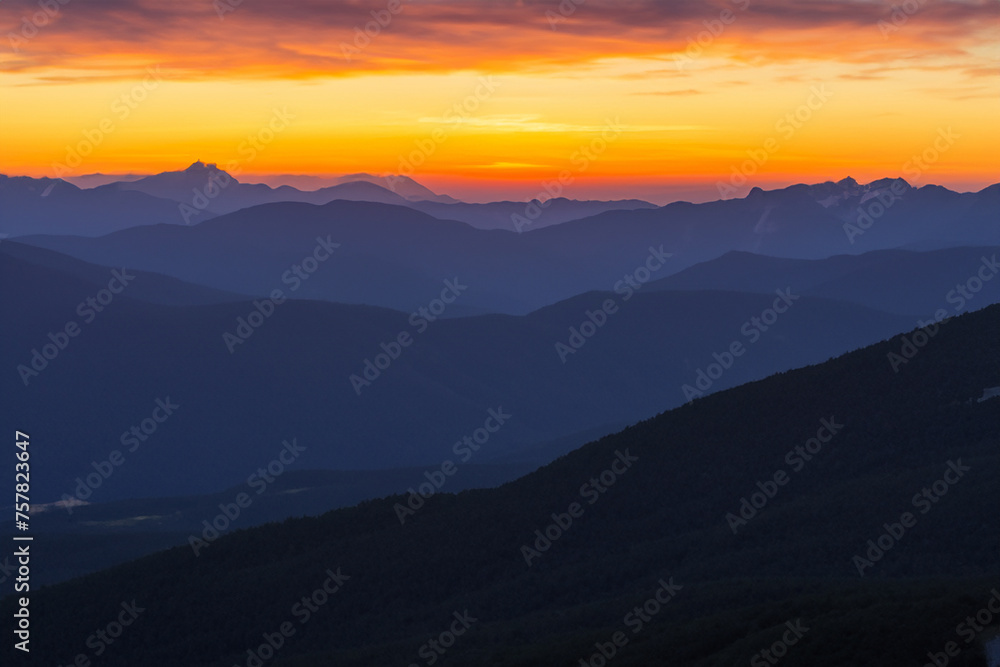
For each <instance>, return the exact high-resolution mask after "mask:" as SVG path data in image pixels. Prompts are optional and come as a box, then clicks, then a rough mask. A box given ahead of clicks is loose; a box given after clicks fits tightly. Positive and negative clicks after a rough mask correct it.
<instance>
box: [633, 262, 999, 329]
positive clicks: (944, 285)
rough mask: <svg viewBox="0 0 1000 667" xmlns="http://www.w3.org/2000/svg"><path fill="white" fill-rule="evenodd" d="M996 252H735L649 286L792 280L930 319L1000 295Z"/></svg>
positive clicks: (743, 287) (744, 288) (754, 287)
mask: <svg viewBox="0 0 1000 667" xmlns="http://www.w3.org/2000/svg"><path fill="white" fill-rule="evenodd" d="M998 255H1000V248H997V247H973V248H949V249H947V250H936V251H930V252H923V253H917V252H909V251H903V250H878V251H875V252H870V253H865V254H864V255H838V256H836V257H831V258H829V259H822V260H801V259H782V258H776V257H764V256H762V255H754V254H751V253H745V252H731V253H727V254H725V255H723V256H722V257H720V258H718V259H714V260H711V261H709V262H704V263H702V264H697V265H695V266H692V267H691V268H688V269H684V270H683V271H681V272H680V273H677V274H675V275H672V276H669V277H667V278H662V279H660V280H657V281H654V282H652V283H650V285H649V287H648V289H650V290H658V289H670V290H726V291H736V292H757V293H767V292H770V291H772V290H773V289H774V285H778V284H788V285H794V286H795V287H796V289H797V290H798V291H799V292H800V293H801V294H805V295H809V296H819V297H824V298H829V299H840V300H843V301H850V302H852V303H857V304H860V305H862V306H866V307H868V308H873V309H875V310H881V311H885V312H891V313H899V314H905V315H911V316H913V317H920V318H921V319H924V320H927V319H929V318H931V317H932V316H933V315H934V314H935V312H936V311H937V310H938V309H940V308H944V309H946V310H948V311H949V313H950V314H951V315H956V314H958V313H959V312H963V311H964V310H966V309H978V308H982V307H983V306H986V305H989V304H992V303H997V302H1000V276H998V274H1000V264H997V257H998ZM984 278H985V280H984ZM994 278H998V279H997V280H994Z"/></svg>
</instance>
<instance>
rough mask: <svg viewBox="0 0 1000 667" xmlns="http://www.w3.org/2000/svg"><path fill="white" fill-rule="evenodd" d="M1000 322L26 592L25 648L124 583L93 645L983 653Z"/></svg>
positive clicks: (896, 343)
mask: <svg viewBox="0 0 1000 667" xmlns="http://www.w3.org/2000/svg"><path fill="white" fill-rule="evenodd" d="M998 333H1000V307H992V308H989V309H987V310H984V311H981V312H978V313H975V314H972V315H965V316H963V317H961V318H957V319H955V320H952V321H950V322H948V323H946V324H945V325H943V326H942V327H941V329H940V330H938V331H936V333H935V335H934V337H933V339H932V340H933V342H931V343H928V344H927V345H926V347H925V348H923V349H922V350H921V351H920V352H919V353H918V354H916V355H915V356H913V357H912V359H911V360H910V361H909V362H908V363H907V365H906V366H905V368H904V369H903V370H901V371H900V372H899V373H893V372H892V371H891V370H889V368H888V364H887V363H886V358H887V356H888V355H890V354H893V353H898V351H899V350H900V349H903V348H905V346H906V345H907V344H910V343H912V338H913V335H912V334H907V335H905V336H899V337H896V338H894V339H892V340H890V341H887V342H883V343H880V344H878V345H875V346H872V347H870V348H866V349H863V350H859V351H857V352H854V353H851V354H848V355H845V356H843V357H841V358H838V359H835V360H832V361H828V362H826V363H824V364H822V365H819V366H812V367H808V368H803V369H800V370H796V371H792V372H789V373H784V374H781V375H778V376H775V377H771V378H768V379H766V380H763V381H761V382H756V383H754V384H752V385H748V386H744V387H740V388H737V389H734V390H730V391H725V392H720V393H718V394H715V395H713V396H710V397H708V398H705V399H703V400H698V401H695V402H694V403H693V404H691V405H688V406H684V407H681V408H677V409H675V410H671V411H669V412H666V413H663V414H661V415H659V416H657V417H656V418H653V419H650V420H647V421H645V422H642V423H639V424H637V425H635V426H633V427H631V428H628V429H626V430H624V431H622V432H621V433H618V434H616V435H613V436H608V437H605V438H603V439H601V440H599V441H597V442H594V443H591V444H590V445H587V446H585V447H583V448H582V449H580V450H578V451H575V452H573V453H572V454H569V455H567V456H565V457H563V458H561V459H559V460H558V461H555V462H554V463H552V464H551V465H549V466H547V467H545V468H543V469H541V470H539V471H537V472H535V473H533V474H531V475H528V476H527V477H524V478H522V479H520V480H518V481H516V482H513V483H510V484H507V485H505V486H503V487H501V488H499V489H494V490H484V491H468V492H464V493H462V494H459V495H458V496H453V495H448V494H439V495H435V496H433V497H431V498H429V499H427V500H424V501H423V504H422V505H418V508H417V509H415V510H414V511H413V514H412V515H405V514H404V516H406V520H405V523H404V525H402V526H401V525H400V521H399V519H398V516H399V512H400V510H399V507H405V506H406V503H407V502H410V501H412V499H408V498H407V497H406V496H397V497H391V498H387V499H384V500H380V501H374V502H368V503H364V504H362V505H360V506H358V507H356V508H352V509H345V510H338V511H335V512H331V513H329V514H327V515H324V516H322V517H319V518H309V519H297V520H289V521H286V522H284V523H282V524H280V525H277V524H276V525H269V526H264V527H260V528H255V529H252V530H248V531H242V532H238V533H236V534H232V535H228V536H223V537H221V538H219V539H213V541H211V542H207V541H206V542H205V545H204V546H199V549H200V551H199V555H198V556H195V554H194V549H193V548H192V547H190V546H188V547H180V548H177V549H173V550H171V551H168V552H165V553H162V554H157V555H154V556H150V557H148V558H144V559H142V560H139V561H136V562H134V563H130V564H127V565H122V566H120V567H117V568H115V569H113V570H109V571H107V572H103V573H100V574H97V575H92V576H89V577H85V578H82V579H79V580H76V581H73V582H69V583H65V584H60V585H58V586H56V587H53V588H50V589H47V590H41V591H37V592H33V597H32V599H31V605H32V610H33V612H32V613H33V615H32V629H33V632H35V633H37V635H34V636H44V637H46V638H47V639H46V641H45V642H40V643H39V644H38V646H37V647H36V646H35V645H32V651H33V658H35V659H37V660H39V661H45V662H48V663H55V662H58V661H65V660H67V659H68V658H69V657H71V656H73V655H74V654H75V653H76V652H78V651H80V650H81V649H80V647H81V646H82V645H83V642H84V641H85V638H87V637H88V636H90V635H91V634H92V633H94V629H95V626H94V619H114V618H115V617H116V615H117V614H119V613H120V612H121V610H122V604H123V602H124V604H126V605H128V604H134V605H136V606H138V607H141V608H142V612H141V616H140V618H139V620H138V621H137V622H136V623H134V624H133V625H132V626H131V627H129V628H128V629H127V630H126V632H125V633H124V635H123V636H122V637H121V639H120V641H118V640H116V641H115V644H114V646H113V647H112V648H111V650H108V651H107V652H106V655H105V656H103V659H102V664H107V665H110V666H114V665H135V664H143V665H151V666H154V667H156V666H159V665H176V664H185V665H192V666H195V665H198V666H201V665H204V666H209V665H218V666H220V667H221V666H223V665H225V666H227V667H228V666H230V665H233V664H241V665H246V664H255V661H256V660H260V658H259V657H257V656H259V654H260V653H261V652H263V653H264V655H265V656H273V658H274V664H283V665H296V666H298V667H308V666H310V665H327V664H338V665H345V666H353V665H357V666H359V667H360V666H362V665H364V666H368V665H384V664H408V663H410V662H414V661H418V663H419V662H425V661H426V660H429V658H426V660H425V657H426V656H437V657H438V658H440V657H441V656H442V655H444V654H446V659H447V660H448V661H449V664H463V665H478V664H496V665H519V666H527V667H533V666H538V667H542V666H545V667H549V666H551V665H572V664H579V663H580V661H583V662H584V664H586V663H587V662H588V661H590V660H591V656H592V655H597V657H598V662H593V661H592V662H591V664H601V663H600V662H599V660H604V661H605V663H607V662H609V661H610V658H611V657H612V656H613V657H614V664H615V665H622V666H623V667H637V666H639V665H651V664H670V665H684V666H688V665H692V666H693V665H699V666H705V665H733V664H746V663H747V662H751V664H752V663H753V662H754V660H755V658H756V661H757V662H759V663H760V664H767V662H768V661H766V659H765V657H764V655H765V654H763V653H762V651H765V650H770V651H771V652H770V653H768V654H767V655H770V656H771V657H774V656H776V655H779V652H780V655H781V664H782V665H788V666H789V667H801V666H809V667H841V666H843V665H881V666H887V667H896V666H900V667H903V666H907V667H908V666H910V665H915V664H924V663H926V662H927V661H928V659H930V660H931V663H932V664H933V660H934V657H933V656H934V655H936V654H940V655H945V654H944V653H942V651H944V650H945V647H946V646H948V645H949V642H951V643H952V644H950V645H951V646H953V649H951V650H950V654H949V655H945V657H946V658H948V664H949V665H962V666H964V667H972V666H976V667H981V666H984V665H985V664H986V663H985V660H984V657H983V653H982V642H983V641H984V640H985V639H987V638H991V637H992V635H993V630H992V629H988V630H987V631H986V633H985V634H984V632H983V629H982V625H978V624H976V625H975V626H973V625H971V623H976V620H975V617H976V616H977V613H980V610H984V611H982V617H983V618H984V619H985V618H987V615H988V614H989V615H990V616H989V618H993V619H994V621H995V616H993V615H992V612H989V611H988V607H987V604H988V603H989V604H990V606H992V605H993V604H994V603H992V602H991V600H992V599H993V598H994V596H996V595H997V592H996V590H997V589H996V586H997V574H998V569H997V561H996V551H997V547H998V542H997V540H998V538H997V535H998V529H1000V524H998V515H997V514H996V513H995V512H985V513H984V508H988V507H991V506H993V504H994V502H995V496H996V488H995V487H996V484H995V480H996V478H997V475H998V474H1000V454H998V446H1000V440H998V435H997V434H998V433H1000V411H998V410H997V409H996V407H997V406H996V405H995V404H994V403H995V402H996V399H994V400H993V401H987V402H981V403H977V402H976V401H975V398H976V397H977V396H979V394H980V393H981V391H982V388H983V387H984V386H995V385H996V384H998V383H1000V375H998V370H997V369H998V368H1000V345H998V341H1000V337H998V335H997V334H998ZM611 384H612V387H613V389H614V391H621V390H623V389H624V384H621V383H614V382H613V383H611ZM810 452H811V453H810ZM779 473H780V474H779ZM581 484H582V486H581ZM748 498H752V499H753V500H752V501H751V500H748ZM932 499H933V501H932ZM751 502H752V503H753V505H751V504H750V503H751ZM414 504H417V503H414ZM220 512H221V510H220ZM737 513H742V515H743V516H744V517H745V518H744V519H742V521H744V523H739V520H738V521H737V522H735V523H734V521H733V520H732V519H731V518H729V517H730V516H734V517H735V516H737ZM208 539H212V536H211V535H208ZM278 573H280V577H281V579H280V580H281V582H282V585H281V586H275V585H274V581H275V576H276V575H277V574H278ZM859 574H860V575H863V576H859ZM324 584H325V585H326V588H327V591H326V592H322V588H323V586H324ZM315 591H321V593H318V594H317V593H314V592H315ZM314 595H315V597H314ZM310 605H311V606H310ZM0 608H2V609H0V613H2V614H3V615H6V616H8V617H9V616H10V615H11V614H12V613H13V611H14V608H15V605H14V600H13V598H12V597H9V598H7V599H6V600H5V601H4V602H3V604H2V605H0ZM307 608H308V610H309V613H308V614H307V613H306V609H307ZM192 610H196V613H194V612H193V611H192ZM455 619H458V621H457V622H456V620H455ZM963 619H970V620H968V621H966V620H963ZM283 623H287V624H288V625H287V626H284V627H285V628H286V632H285V633H284V636H283V637H282V636H280V633H281V628H282V627H283V626H282V624H283ZM981 623H982V624H983V625H987V622H986V621H985V620H984V621H981ZM449 626H450V631H451V632H452V633H453V634H452V635H451V636H450V638H449V637H447V636H446V637H445V638H444V639H439V636H440V635H441V633H442V632H448V631H449ZM974 627H975V628H979V630H978V631H976V630H973V628H974ZM991 627H995V626H991ZM275 633H278V634H277V635H276V634H275ZM456 635H459V636H457V638H456ZM268 637H271V638H272V639H271V643H270V647H274V646H278V647H279V648H277V649H273V650H272V649H271V648H269V645H268V641H269V640H268ZM275 637H277V639H275ZM847 639H849V641H846V640H847ZM432 640H433V643H432ZM775 645H778V647H779V648H778V649H773V650H772V646H775ZM261 646H263V647H264V649H263V650H262V649H260V647H261ZM435 646H436V647H437V648H438V649H440V648H441V647H443V646H444V647H446V649H445V650H444V652H443V653H442V652H440V651H438V650H436V649H435ZM954 649H957V651H956V650H954ZM0 651H3V653H4V655H5V658H6V657H8V656H12V654H13V653H14V649H13V648H12V642H7V643H5V644H4V646H3V648H2V649H0ZM36 651H37V654H36ZM602 653H603V654H604V655H605V656H607V657H606V658H605V657H601V654H602ZM266 659H270V658H266ZM435 661H436V660H435Z"/></svg>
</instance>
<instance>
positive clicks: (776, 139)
mask: <svg viewBox="0 0 1000 667" xmlns="http://www.w3.org/2000/svg"><path fill="white" fill-rule="evenodd" d="M63 2H65V4H60V0H50V1H49V2H48V3H45V2H43V3H42V4H39V3H38V2H27V1H24V0H14V1H11V0H4V1H3V2H2V3H0V22H2V23H0V25H3V26H4V27H5V34H6V37H5V39H4V44H3V45H2V46H0V63H2V74H0V85H2V87H3V90H2V95H0V146H2V151H0V172H3V173H6V174H26V175H32V176H56V175H67V176H76V175H82V174H89V173H94V172H103V173H129V172H132V173H151V172H157V171H166V170H176V169H182V168H184V167H185V166H187V165H188V164H190V163H191V162H193V161H194V160H197V159H201V160H204V161H206V162H217V163H218V164H219V165H220V166H222V167H224V168H226V167H233V168H235V169H236V170H238V171H240V172H242V173H244V174H247V175H254V174H258V175H268V174H343V173H350V172H356V171H367V172H371V173H385V172H403V173H409V174H411V175H412V176H413V177H414V178H416V179H417V180H419V181H421V182H423V183H425V184H427V185H428V186H430V187H432V188H435V189H437V190H440V191H444V192H448V193H450V194H454V195H456V196H463V195H466V196H471V197H474V198H498V197H504V198H515V199H524V198H527V197H531V196H534V195H536V194H537V193H538V192H539V191H540V190H541V188H542V184H543V183H544V182H550V181H552V180H553V179H558V177H559V175H560V173H562V174H563V177H564V180H565V181H566V182H567V184H566V185H565V192H564V194H565V195H566V196H569V197H574V198H589V197H591V196H594V197H600V198H609V197H628V196H643V197H646V198H649V199H654V200H655V199H660V200H669V199H676V198H685V195H688V197H687V198H693V199H714V198H717V197H718V196H719V195H720V194H728V193H722V192H721V191H720V190H719V187H718V184H719V183H724V184H727V185H728V184H732V185H733V186H734V187H736V186H737V185H738V187H737V188H736V189H737V190H739V191H741V192H742V191H745V190H746V189H747V188H749V187H751V186H753V185H762V186H764V187H768V186H771V185H780V184H786V183H790V182H801V181H820V180H827V179H840V178H843V177H844V176H848V175H850V176H853V177H855V178H857V179H858V180H861V181H865V180H872V179H875V178H880V177H883V176H903V177H904V178H907V180H909V181H910V182H913V183H917V184H921V183H929V182H934V183H941V184H944V185H949V186H951V187H955V188H957V189H962V190H969V189H979V188H981V187H984V186H985V185H988V184H990V183H993V182H996V181H998V180H1000V178H998V177H997V171H998V170H997V168H996V155H998V154H1000V131H998V129H997V122H996V118H998V117H1000V3H998V2H996V1H995V0H991V1H989V2H987V1H986V0H967V1H949V2H943V1H940V0H922V1H921V0H908V1H907V2H904V3H901V6H902V7H903V9H897V10H896V13H895V14H893V13H892V10H891V7H890V4H891V3H887V2H871V1H865V0H718V1H717V0H712V1H709V2H687V1H682V0H668V1H660V2H651V1H638V0H625V1H619V2H612V1H610V0H564V1H563V2H562V3H561V4H560V2H536V1H532V0H521V1H502V0H487V1H466V2H457V1H446V0H426V1H421V0H408V1H400V2H397V0H377V1H373V2H344V1H332V2H329V1H327V2H320V1H319V0H300V1H299V2H296V3H292V4H287V5H286V4H283V3H275V2H264V1H263V0H243V2H242V3H240V4H238V5H237V4H236V2H237V0H215V2H214V3H213V2H212V1H210V0H196V1H191V2H174V3H163V2H152V1H147V0H102V1H101V2H85V0H63ZM226 3H229V4H226ZM577 3H578V4H577ZM46 4H48V5H49V6H58V7H59V10H58V12H54V11H53V10H51V9H45V8H44V7H45V5H46ZM373 12H374V14H373ZM908 12H909V13H908ZM378 21H381V23H382V25H380V24H379V23H378ZM366 23H367V28H368V32H369V35H368V36H364V33H363V32H362V31H363V30H364V29H365V27H366ZM699 42H700V43H699ZM949 128H950V129H949ZM941 136H947V137H949V138H948V139H947V140H942V139H940V138H939V137H941ZM935 142H937V147H936V148H935ZM915 156H916V157H918V158H919V161H918V162H915V161H914V160H913V158H914V157H915ZM920 156H923V157H922V158H921V157H920ZM241 180H254V179H245V178H241ZM729 196H731V194H729Z"/></svg>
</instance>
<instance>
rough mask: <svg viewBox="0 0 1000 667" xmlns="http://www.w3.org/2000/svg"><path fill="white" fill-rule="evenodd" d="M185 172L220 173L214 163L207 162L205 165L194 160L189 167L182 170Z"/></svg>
mask: <svg viewBox="0 0 1000 667" xmlns="http://www.w3.org/2000/svg"><path fill="white" fill-rule="evenodd" d="M184 171H185V172H193V173H198V172H203V171H220V169H219V166H218V164H217V163H215V162H209V163H208V164H205V163H204V162H202V161H201V160H196V161H194V162H192V163H191V166H190V167H188V168H187V169H185V170H184Z"/></svg>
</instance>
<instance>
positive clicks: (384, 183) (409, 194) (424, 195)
mask: <svg viewBox="0 0 1000 667" xmlns="http://www.w3.org/2000/svg"><path fill="white" fill-rule="evenodd" d="M359 181H363V182H365V183H374V184H375V185H378V186H379V187H382V188H386V189H388V190H390V191H392V192H393V193H395V194H397V195H399V196H400V197H402V198H404V199H406V200H407V201H413V202H419V201H428V202H438V203H441V204H455V203H459V201H458V200H457V199H455V198H454V197H449V196H448V195H439V194H437V193H436V192H434V191H432V190H431V189H430V188H427V187H425V186H423V185H421V184H420V183H417V182H416V181H415V180H413V179H412V178H410V177H409V176H400V175H396V174H386V175H384V176H373V175H372V174H365V173H358V174H347V175H345V176H341V177H339V178H336V179H334V184H335V185H344V184H346V183H356V182H359ZM317 189H319V188H317ZM373 201H377V200H373Z"/></svg>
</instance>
